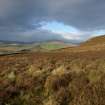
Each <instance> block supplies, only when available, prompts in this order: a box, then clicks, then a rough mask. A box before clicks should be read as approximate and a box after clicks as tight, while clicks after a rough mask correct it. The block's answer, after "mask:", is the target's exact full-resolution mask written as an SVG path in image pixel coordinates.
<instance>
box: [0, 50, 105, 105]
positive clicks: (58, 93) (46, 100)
mask: <svg viewBox="0 0 105 105" xmlns="http://www.w3.org/2000/svg"><path fill="white" fill-rule="evenodd" d="M0 105H105V51H104V50H102V51H84V52H77V53H75V52H74V53H73V52H72V53H71V52H60V51H59V52H52V53H51V52H45V53H44V52H36V53H26V54H25V53H24V54H23V53H22V54H13V55H7V56H0Z"/></svg>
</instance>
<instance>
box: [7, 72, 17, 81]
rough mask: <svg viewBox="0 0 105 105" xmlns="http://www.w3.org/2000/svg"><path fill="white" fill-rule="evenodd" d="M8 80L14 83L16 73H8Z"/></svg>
mask: <svg viewBox="0 0 105 105" xmlns="http://www.w3.org/2000/svg"><path fill="white" fill-rule="evenodd" d="M8 79H9V80H10V81H11V82H15V80H16V73H15V72H14V71H12V72H10V73H9V74H8Z"/></svg>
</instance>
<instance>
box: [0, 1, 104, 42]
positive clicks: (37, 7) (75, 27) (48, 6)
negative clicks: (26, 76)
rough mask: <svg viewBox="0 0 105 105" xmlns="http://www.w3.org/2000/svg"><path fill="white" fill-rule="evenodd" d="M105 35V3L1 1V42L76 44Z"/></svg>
mask: <svg viewBox="0 0 105 105" xmlns="http://www.w3.org/2000/svg"><path fill="white" fill-rule="evenodd" d="M103 34H105V0H0V40H9V41H24V42H32V41H46V40H76V41H84V40H87V39H88V38H91V37H94V36H99V35H103Z"/></svg>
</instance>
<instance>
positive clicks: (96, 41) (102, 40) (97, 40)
mask: <svg viewBox="0 0 105 105" xmlns="http://www.w3.org/2000/svg"><path fill="white" fill-rule="evenodd" d="M100 44H105V35H103V36H97V37H94V38H91V39H90V40H88V41H86V42H84V43H82V44H81V45H83V46H90V45H100Z"/></svg>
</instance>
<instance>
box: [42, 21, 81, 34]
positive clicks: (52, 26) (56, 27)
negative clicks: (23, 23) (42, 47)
mask: <svg viewBox="0 0 105 105" xmlns="http://www.w3.org/2000/svg"><path fill="white" fill-rule="evenodd" d="M41 25H42V27H41V29H44V30H49V31H52V32H54V33H78V32H79V30H77V29H76V28H74V27H72V26H69V25H65V24H63V23H60V22H56V21H52V22H41Z"/></svg>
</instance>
